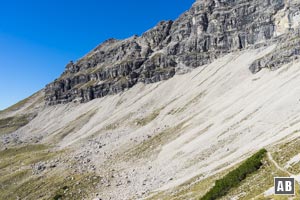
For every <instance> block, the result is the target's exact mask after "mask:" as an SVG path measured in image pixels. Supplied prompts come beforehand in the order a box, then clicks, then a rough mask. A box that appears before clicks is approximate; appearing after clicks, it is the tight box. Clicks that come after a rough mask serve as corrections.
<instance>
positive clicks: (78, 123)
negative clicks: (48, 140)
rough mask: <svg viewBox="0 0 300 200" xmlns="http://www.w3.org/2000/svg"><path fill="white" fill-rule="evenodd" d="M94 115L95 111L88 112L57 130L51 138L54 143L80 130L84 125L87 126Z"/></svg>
mask: <svg viewBox="0 0 300 200" xmlns="http://www.w3.org/2000/svg"><path fill="white" fill-rule="evenodd" d="M95 114H96V111H95V110H90V111H88V112H87V113H85V114H83V115H80V116H79V117H77V118H76V119H75V120H74V121H72V122H70V123H69V124H68V125H67V126H65V127H64V128H63V129H62V130H59V132H58V133H56V134H55V135H54V137H53V140H54V141H61V140H63V139H64V138H65V137H67V136H68V135H69V134H71V133H73V132H76V131H78V130H80V129H81V128H82V127H83V126H84V125H85V124H87V123H88V122H89V121H90V119H91V118H92V117H93V116H94V115H95Z"/></svg>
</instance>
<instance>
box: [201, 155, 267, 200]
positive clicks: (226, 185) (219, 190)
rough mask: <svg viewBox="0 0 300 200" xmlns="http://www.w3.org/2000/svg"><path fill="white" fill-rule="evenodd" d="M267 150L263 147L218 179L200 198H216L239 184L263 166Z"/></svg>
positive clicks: (203, 199)
mask: <svg viewBox="0 0 300 200" xmlns="http://www.w3.org/2000/svg"><path fill="white" fill-rule="evenodd" d="M266 152H267V150H266V149H261V150H260V151H258V152H257V153H255V154H254V155H253V156H251V157H250V158H248V159H247V160H246V161H245V162H243V163H242V164H241V165H240V166H239V167H238V168H236V169H235V170H233V171H231V172H229V173H228V174H227V175H225V176H224V177H223V178H221V179H219V180H217V181H216V183H215V185H214V187H213V188H211V189H210V190H209V191H208V192H207V193H206V194H205V195H204V196H203V197H202V198H201V199H200V200H214V199H217V198H219V197H222V196H224V195H226V194H227V192H228V191H229V190H230V189H231V188H233V187H236V186H238V185H239V183H240V182H241V181H242V180H244V179H245V178H246V177H247V175H248V174H251V173H253V172H255V171H257V170H258V169H259V168H260V167H261V166H262V164H263V163H262V159H263V158H264V156H265V154H266Z"/></svg>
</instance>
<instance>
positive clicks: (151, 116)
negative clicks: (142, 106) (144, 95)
mask: <svg viewBox="0 0 300 200" xmlns="http://www.w3.org/2000/svg"><path fill="white" fill-rule="evenodd" d="M160 111H161V109H157V110H154V111H153V112H152V113H150V114H149V115H148V116H146V117H144V118H139V119H136V120H135V121H134V123H135V124H136V125H138V126H145V125H147V124H149V123H150V122H152V121H153V120H154V119H156V117H158V115H159V114H160Z"/></svg>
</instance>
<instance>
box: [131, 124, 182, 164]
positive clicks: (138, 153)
mask: <svg viewBox="0 0 300 200" xmlns="http://www.w3.org/2000/svg"><path fill="white" fill-rule="evenodd" d="M184 124H185V122H182V123H180V124H178V125H176V126H174V127H171V128H168V129H166V130H164V131H162V132H160V133H158V134H157V135H155V136H153V137H150V138H149V139H148V140H146V141H144V142H142V143H140V144H139V145H137V146H135V147H133V148H132V149H131V150H129V151H128V152H127V155H128V157H129V158H130V159H132V158H143V157H146V156H148V155H151V154H152V153H153V151H159V150H160V147H162V146H163V145H164V144H166V143H168V142H169V141H171V140H173V139H175V138H177V137H178V136H179V135H180V133H181V132H182V130H183V126H184Z"/></svg>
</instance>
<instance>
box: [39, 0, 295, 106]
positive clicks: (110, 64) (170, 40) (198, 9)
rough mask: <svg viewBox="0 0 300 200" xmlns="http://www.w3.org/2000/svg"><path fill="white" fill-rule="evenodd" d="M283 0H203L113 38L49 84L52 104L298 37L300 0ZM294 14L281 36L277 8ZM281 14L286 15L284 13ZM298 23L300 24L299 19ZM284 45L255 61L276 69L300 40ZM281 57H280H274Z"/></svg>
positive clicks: (86, 98)
mask: <svg viewBox="0 0 300 200" xmlns="http://www.w3.org/2000/svg"><path fill="white" fill-rule="evenodd" d="M293 3H294V4H295V5H292V6H291V5H290V6H287V5H285V4H286V1H283V0H272V1H265V0H226V1H221V0H205V1H203V0H197V1H196V2H195V3H194V4H193V5H192V7H191V9H190V10H188V11H186V12H185V13H183V14H182V15H181V16H180V17H179V18H178V19H177V20H175V21H162V22H159V23H158V24H157V25H156V26H155V27H154V28H152V29H150V30H148V31H147V32H145V33H144V34H142V35H141V36H136V35H135V36H132V37H130V38H128V39H125V40H117V39H109V40H107V41H105V42H103V43H102V44H100V45H99V46H98V47H96V48H95V49H94V50H92V51H91V52H90V53H88V54H87V55H86V56H85V57H83V58H82V59H80V60H78V61H77V62H73V61H71V62H70V63H69V64H67V66H66V68H65V71H64V72H63V74H62V75H61V76H60V77H59V78H58V79H57V80H55V81H53V82H52V83H50V84H48V85H47V86H46V88H45V100H46V104H47V105H56V104H64V103H69V102H74V103H77V102H81V103H84V102H88V101H90V100H92V99H95V98H101V97H104V96H106V95H112V94H117V93H120V92H122V91H124V90H126V89H129V88H131V87H133V86H134V85H135V84H137V83H139V82H141V83H144V84H150V83H155V82H158V81H163V80H167V79H170V78H172V77H173V76H174V75H175V74H182V73H187V72H189V71H190V70H191V69H193V68H196V67H201V66H203V65H205V64H209V63H211V62H212V61H213V60H215V59H217V58H219V57H221V56H224V55H226V54H228V53H230V52H232V51H239V50H243V49H246V48H255V47H258V46H260V45H266V44H269V43H272V42H274V41H275V40H279V39H280V38H282V39H287V38H288V39H292V38H291V37H293V34H294V33H293V32H295V29H296V28H297V27H298V26H299V24H300V23H299V22H298V21H297V19H298V13H300V11H299V8H300V6H299V4H300V3H299V2H296V1H294V2H293ZM279 12H282V13H284V15H283V16H286V17H288V18H289V19H290V24H291V25H290V30H287V32H288V34H283V36H282V37H277V35H278V34H279V32H280V31H279V29H281V28H282V27H277V26H278V24H280V23H278V20H279V22H280V19H278V15H277V13H279ZM280 16H281V15H280ZM297 24H298V25H297ZM297 42H298V41H296V42H295V43H293V41H291V42H290V44H288V45H291V46H290V47H291V48H290V49H286V48H284V46H283V47H278V48H277V49H276V50H275V51H274V53H273V54H272V55H269V56H266V57H264V58H262V59H260V60H258V61H256V62H254V63H253V64H252V65H251V66H250V67H249V69H250V71H251V72H252V73H257V72H258V71H260V70H261V69H262V68H271V69H275V68H278V66H281V65H282V64H284V63H288V62H291V61H292V60H293V59H296V58H298V55H299V45H297ZM274 57H275V58H276V59H275V60H274V59H273V58H274Z"/></svg>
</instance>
